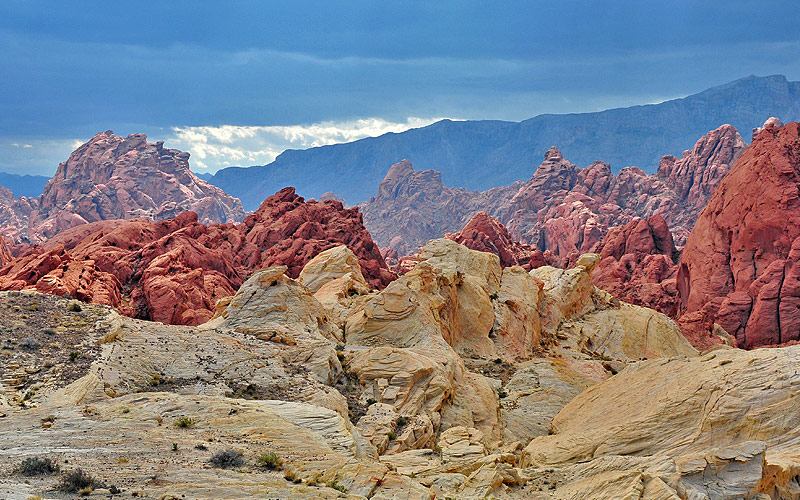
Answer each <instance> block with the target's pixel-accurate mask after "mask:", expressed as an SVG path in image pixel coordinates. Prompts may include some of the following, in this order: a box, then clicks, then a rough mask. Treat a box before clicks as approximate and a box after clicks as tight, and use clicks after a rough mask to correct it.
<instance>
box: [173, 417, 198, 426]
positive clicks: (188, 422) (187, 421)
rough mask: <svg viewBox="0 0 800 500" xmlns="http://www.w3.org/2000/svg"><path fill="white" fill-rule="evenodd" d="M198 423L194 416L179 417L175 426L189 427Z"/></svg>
mask: <svg viewBox="0 0 800 500" xmlns="http://www.w3.org/2000/svg"><path fill="white" fill-rule="evenodd" d="M196 423H197V420H195V419H193V418H192V417H178V419H177V420H175V427H178V428H179V429H188V428H189V427H194V425H195V424H196Z"/></svg>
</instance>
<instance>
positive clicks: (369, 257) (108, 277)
mask: <svg viewBox="0 0 800 500" xmlns="http://www.w3.org/2000/svg"><path fill="white" fill-rule="evenodd" d="M340 244H346V245H347V246H348V247H349V248H350V249H351V250H352V251H353V252H354V253H355V254H356V255H357V256H358V258H359V262H360V264H361V267H362V271H363V273H364V276H365V278H367V280H368V281H369V282H370V284H371V285H372V286H374V287H376V288H383V287H385V286H386V285H387V284H388V283H389V282H390V281H391V280H392V279H394V278H395V277H396V276H395V275H394V274H393V273H392V272H391V271H389V269H388V267H387V266H386V263H385V262H384V260H383V258H382V257H381V255H380V252H379V251H378V247H377V246H376V245H375V243H374V242H373V241H372V238H371V237H370V235H369V233H368V232H367V231H366V229H364V226H363V223H362V218H361V214H360V213H359V212H358V210H357V209H344V208H343V207H342V205H341V203H339V202H337V201H325V202H315V201H309V202H305V201H304V200H303V198H301V197H299V196H297V195H296V194H295V192H294V188H286V189H284V190H282V191H280V192H278V193H277V194H275V195H273V196H271V197H269V198H267V199H266V200H265V201H264V203H263V204H262V205H261V207H260V208H259V210H258V211H256V213H254V214H253V215H250V216H248V217H247V218H246V219H245V221H244V223H242V224H238V225H235V224H230V223H229V224H211V225H208V226H207V225H205V224H202V223H200V222H198V217H197V214H195V213H193V212H186V213H183V214H181V215H179V216H178V217H176V218H174V219H169V220H166V221H161V222H151V221H149V220H146V219H136V220H131V221H123V220H114V221H99V222H95V223H90V224H83V225H80V226H77V227H74V228H72V229H69V230H66V231H64V232H62V233H60V234H59V235H57V236H55V237H54V238H51V239H50V240H48V241H47V242H45V243H44V244H42V245H38V246H35V247H32V248H30V249H29V250H28V251H27V252H26V253H25V254H24V255H22V256H21V257H19V258H17V259H15V260H12V261H11V262H10V263H9V264H7V265H5V266H4V267H3V268H2V269H0V289H4V290H19V289H24V288H26V289H35V290H38V291H41V292H44V293H53V294H57V295H67V294H68V295H71V296H73V297H76V298H78V299H80V300H83V301H87V302H93V303H98V304H107V305H111V306H114V307H117V308H119V310H120V312H121V313H123V314H126V315H129V316H132V317H137V318H142V319H152V320H155V321H162V322H165V323H172V324H184V325H196V324H200V323H203V322H205V321H206V320H208V319H209V318H210V317H211V316H212V314H213V309H214V305H215V303H216V301H217V300H218V299H220V298H222V297H226V296H229V295H233V293H234V292H235V291H236V290H237V289H238V288H239V286H240V285H241V284H242V283H243V282H244V280H245V279H246V278H247V276H249V275H250V274H252V273H253V272H254V271H256V270H258V269H261V268H264V267H269V266H274V265H287V266H288V267H289V270H288V271H287V272H288V274H289V275H290V276H291V277H297V276H298V274H299V273H300V270H301V269H302V266H303V265H304V264H305V263H306V262H307V261H308V260H310V259H311V258H313V257H314V256H315V255H316V254H317V253H319V252H321V251H322V250H326V249H328V248H330V247H333V246H336V245H340Z"/></svg>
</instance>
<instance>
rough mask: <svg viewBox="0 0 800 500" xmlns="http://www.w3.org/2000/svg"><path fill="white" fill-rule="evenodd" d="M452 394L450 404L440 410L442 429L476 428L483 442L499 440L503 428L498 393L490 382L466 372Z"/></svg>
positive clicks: (480, 376) (485, 378)
mask: <svg viewBox="0 0 800 500" xmlns="http://www.w3.org/2000/svg"><path fill="white" fill-rule="evenodd" d="M458 389H460V390H456V391H454V394H453V398H452V401H450V403H449V404H447V405H446V406H445V407H444V408H443V409H442V429H449V428H451V427H467V428H475V429H478V430H480V431H481V435H482V436H483V439H484V442H485V443H486V444H487V445H489V444H490V443H491V442H494V441H497V440H499V439H501V438H502V435H503V427H502V420H501V417H500V408H499V405H498V397H497V391H496V390H495V388H494V387H493V386H492V384H491V382H490V380H489V379H488V378H487V377H484V376H483V375H479V374H477V373H471V372H466V373H465V374H464V377H463V378H462V379H461V381H460V382H459V384H458Z"/></svg>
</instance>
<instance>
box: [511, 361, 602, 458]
mask: <svg viewBox="0 0 800 500" xmlns="http://www.w3.org/2000/svg"><path fill="white" fill-rule="evenodd" d="M609 376H610V373H609V372H608V371H606V370H605V369H604V368H603V366H602V363H601V362H599V361H575V360H571V359H534V360H531V361H527V362H525V363H521V364H519V365H518V366H517V370H516V372H514V375H513V376H512V377H511V379H510V380H509V381H508V383H507V384H506V386H505V391H506V392H507V396H506V397H505V398H503V399H501V400H500V410H501V415H502V419H503V429H504V430H503V436H504V439H505V441H507V442H513V441H520V442H523V443H526V444H527V443H529V442H530V440H531V439H533V438H535V437H537V436H546V435H548V434H549V432H550V422H551V421H552V420H553V417H555V416H556V414H558V412H559V411H561V409H562V408H563V407H564V406H565V405H566V404H567V403H569V402H570V401H571V400H572V399H573V398H574V397H575V396H577V395H578V394H580V392H581V391H583V390H584V389H586V388H587V387H590V386H592V385H594V384H596V383H598V382H601V381H603V380H605V379H607V378H608V377H609Z"/></svg>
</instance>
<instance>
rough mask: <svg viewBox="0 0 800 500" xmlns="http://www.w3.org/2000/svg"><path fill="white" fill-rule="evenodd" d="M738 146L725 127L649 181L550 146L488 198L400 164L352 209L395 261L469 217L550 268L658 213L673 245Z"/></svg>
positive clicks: (667, 160)
mask: <svg viewBox="0 0 800 500" xmlns="http://www.w3.org/2000/svg"><path fill="white" fill-rule="evenodd" d="M745 147H746V145H745V143H744V141H743V140H742V138H741V136H740V135H739V133H738V132H737V131H736V129H735V128H733V127H732V126H730V125H723V126H721V127H719V128H718V129H716V130H713V131H711V132H709V133H708V134H707V135H706V136H704V137H702V138H701V139H700V140H699V141H698V142H697V143H696V144H695V146H694V147H693V148H692V149H690V150H687V151H685V152H684V153H683V156H682V157H681V158H675V157H674V156H665V157H664V158H663V159H662V160H661V162H660V165H659V169H658V173H657V174H656V175H648V174H645V173H644V172H643V171H642V170H641V169H639V168H636V167H626V168H623V169H622V170H621V171H620V172H619V174H618V175H614V174H613V173H612V171H611V168H610V166H609V165H608V164H606V163H603V162H595V163H593V164H591V165H589V166H588V167H586V168H583V169H579V168H577V167H576V166H575V165H573V164H572V163H570V162H569V161H567V160H566V159H564V157H563V156H562V154H561V153H560V152H559V151H558V149H557V148H555V147H553V148H550V150H548V151H547V153H546V155H545V158H544V162H542V164H541V165H539V167H538V168H537V169H536V171H535V172H534V174H533V177H532V178H531V179H530V180H528V181H527V182H516V183H514V184H512V185H509V186H503V187H497V188H493V189H490V190H488V191H482V192H477V191H467V190H465V189H456V188H450V187H447V186H445V185H444V184H443V183H442V179H441V175H440V174H439V172H436V171H435V170H427V171H423V172H418V171H415V170H414V169H413V168H412V167H411V164H410V163H409V162H408V161H407V160H404V161H402V162H400V163H398V164H396V165H393V166H392V168H391V169H390V170H389V173H387V175H386V178H385V179H384V180H383V182H382V183H381V186H380V188H379V190H378V194H377V196H375V197H374V198H372V199H370V200H369V201H368V202H366V203H363V204H362V205H361V209H362V211H363V212H364V220H365V223H366V225H367V228H368V229H369V230H370V232H372V234H373V235H374V236H375V238H376V240H377V241H378V242H379V243H380V244H382V245H385V246H387V247H391V248H394V249H395V251H397V253H398V255H404V254H410V253H414V252H416V250H417V248H419V247H420V246H421V245H423V244H424V243H425V242H426V241H427V240H429V239H433V238H438V237H440V236H441V235H442V234H445V233H448V232H453V231H455V230H457V229H458V228H460V227H464V226H465V225H466V223H467V222H468V221H469V220H470V218H472V216H473V215H475V214H476V213H477V212H480V211H485V212H486V213H487V214H488V215H490V216H491V217H493V218H495V219H497V220H498V221H500V222H501V223H502V224H504V225H505V226H506V227H507V228H508V231H509V233H510V235H511V236H512V237H513V238H514V239H516V240H518V241H521V242H524V243H527V244H529V245H532V246H535V247H537V248H538V249H540V250H541V251H542V252H544V254H545V255H547V256H548V261H549V262H551V263H553V264H555V265H560V266H567V265H569V264H570V263H572V262H574V259H575V258H577V256H578V255H580V254H581V253H584V252H592V251H597V249H598V247H599V245H600V243H601V242H602V240H603V238H604V237H605V235H606V233H607V231H608V228H610V227H615V226H621V225H625V224H627V223H629V222H630V221H632V220H634V219H636V218H645V219H646V218H649V217H651V216H653V215H660V216H661V217H663V218H664V220H665V221H666V223H667V227H668V228H669V230H670V231H671V232H672V234H673V237H674V238H675V243H676V244H678V245H683V244H684V243H685V241H686V238H687V236H688V234H689V232H690V231H691V229H692V227H693V225H694V221H695V220H696V218H697V216H698V214H699V213H700V211H701V210H702V208H703V207H704V206H705V204H706V202H707V201H708V198H709V197H710V196H711V193H713V191H714V189H715V187H716V186H717V184H718V183H719V181H720V179H722V177H724V176H725V174H726V173H727V172H728V170H729V169H730V165H731V164H732V163H733V162H734V161H735V160H736V158H738V157H739V156H740V155H741V154H742V152H743V151H744V149H745Z"/></svg>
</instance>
